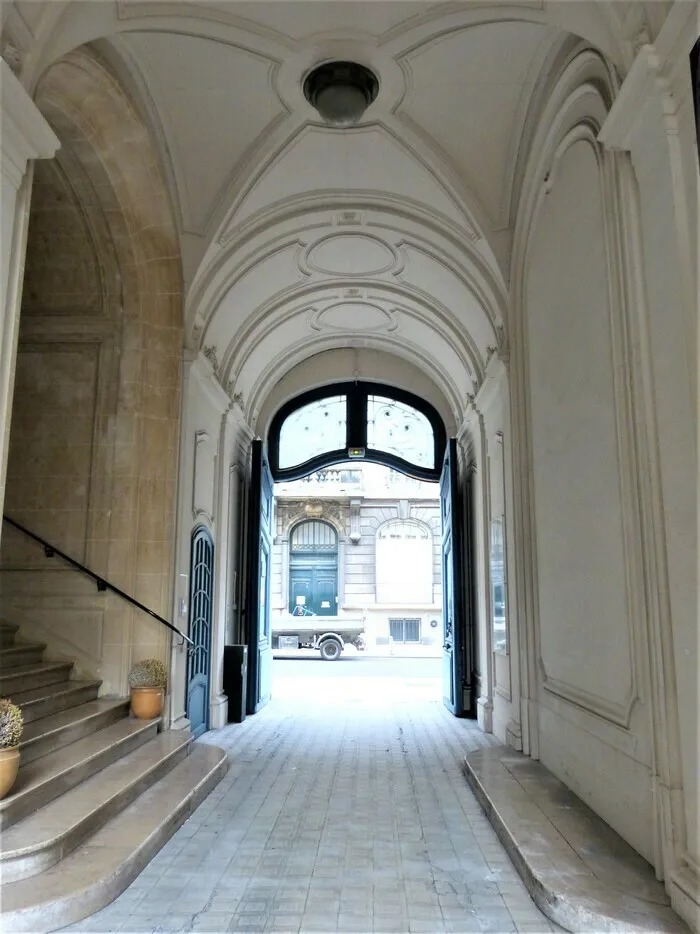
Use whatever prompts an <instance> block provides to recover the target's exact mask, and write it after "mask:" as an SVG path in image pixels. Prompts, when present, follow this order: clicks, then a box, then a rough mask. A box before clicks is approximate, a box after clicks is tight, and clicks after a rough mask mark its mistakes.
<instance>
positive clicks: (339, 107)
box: [304, 62, 379, 127]
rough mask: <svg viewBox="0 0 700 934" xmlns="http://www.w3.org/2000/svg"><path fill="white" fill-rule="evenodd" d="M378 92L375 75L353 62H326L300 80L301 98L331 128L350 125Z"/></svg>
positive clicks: (360, 115) (377, 82)
mask: <svg viewBox="0 0 700 934" xmlns="http://www.w3.org/2000/svg"><path fill="white" fill-rule="evenodd" d="M378 91H379V81H378V80H377V76H376V75H375V74H374V73H373V72H371V71H370V70H369V68H365V66H364V65H358V64H357V63H356V62H326V63H325V64H324V65H318V66H317V67H316V68H314V70H313V71H311V72H309V74H308V75H307V76H306V79H305V80H304V97H305V98H306V99H307V101H308V102H309V103H310V104H311V106H312V107H314V108H315V109H316V110H317V111H318V112H319V114H320V116H321V117H322V118H323V120H324V121H325V122H326V123H327V124H328V125H329V126H335V127H348V126H354V124H356V123H357V121H358V120H359V119H360V118H361V117H362V115H363V114H364V112H365V111H366V110H367V108H368V107H369V105H370V104H371V103H372V101H373V100H374V99H375V98H376V96H377V92H378Z"/></svg>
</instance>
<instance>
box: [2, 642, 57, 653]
mask: <svg viewBox="0 0 700 934" xmlns="http://www.w3.org/2000/svg"><path fill="white" fill-rule="evenodd" d="M45 648H46V643H45V642H15V643H14V645H4V646H0V655H5V654H11V653H12V652H28V651H36V650H37V649H41V650H42V652H43V651H44V649H45Z"/></svg>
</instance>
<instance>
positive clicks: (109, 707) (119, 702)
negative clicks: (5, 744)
mask: <svg viewBox="0 0 700 934" xmlns="http://www.w3.org/2000/svg"><path fill="white" fill-rule="evenodd" d="M91 703H94V701H86V704H91ZM128 704H129V699H128V698H117V699H115V700H110V699H108V702H107V704H106V705H105V706H104V707H103V708H102V709H100V710H94V711H92V712H90V713H87V714H85V713H83V716H82V717H81V716H79V714H80V710H81V707H82V706H83V705H82V704H79V705H78V706H76V707H67V708H66V709H64V710H58V711H56V713H50V714H47V715H46V716H45V717H37V719H36V720H30V721H29V722H30V723H41V721H42V720H49V719H50V718H51V717H58V716H60V715H61V714H63V713H69V712H70V713H74V714H75V715H76V716H75V719H74V720H69V721H68V722H67V723H64V724H61V725H60V726H55V727H53V728H52V729H49V730H48V731H47V732H46V733H37V735H36V736H31V737H30V738H29V739H25V740H23V741H22V742H20V744H19V749H20V752H22V750H23V749H28V748H30V746H32V745H33V744H35V743H38V742H40V741H41V740H44V739H46V738H47V737H49V736H56V735H57V734H59V733H61V732H63V731H65V730H69V729H70V728H71V727H73V726H75V725H77V724H78V723H80V722H81V721H83V720H86V721H87V720H93V719H98V718H99V717H103V716H106V715H107V714H108V713H110V712H111V711H113V710H114V709H116V708H118V707H127V706H128ZM27 726H29V723H28V724H27ZM82 738H83V737H81V739H82Z"/></svg>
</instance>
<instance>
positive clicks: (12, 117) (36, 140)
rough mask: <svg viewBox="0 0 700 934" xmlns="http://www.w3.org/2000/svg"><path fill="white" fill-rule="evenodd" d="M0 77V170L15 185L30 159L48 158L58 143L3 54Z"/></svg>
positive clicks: (53, 153)
mask: <svg viewBox="0 0 700 934" xmlns="http://www.w3.org/2000/svg"><path fill="white" fill-rule="evenodd" d="M0 76H1V81H2V136H1V137H0V146H1V147H2V148H1V153H2V173H3V175H4V176H5V177H6V178H7V180H8V181H9V183H10V184H11V185H12V186H13V188H15V189H18V188H19V186H20V184H21V182H22V178H23V177H24V173H25V172H26V169H27V162H28V161H29V160H30V159H51V158H53V156H54V155H55V154H56V151H57V150H58V148H59V146H60V143H59V140H58V137H57V136H56V134H55V133H54V132H53V130H52V129H51V127H50V126H49V124H48V123H47V122H46V120H45V119H44V117H43V116H42V114H41V112H40V111H39V108H38V107H37V106H36V104H35V103H34V101H33V100H32V99H31V97H30V96H29V95H28V94H27V92H26V91H25V90H24V88H23V87H22V85H21V84H20V83H19V81H18V80H17V78H16V77H15V75H14V74H13V72H12V69H11V68H10V66H9V65H8V63H7V62H6V61H5V59H4V58H2V59H0Z"/></svg>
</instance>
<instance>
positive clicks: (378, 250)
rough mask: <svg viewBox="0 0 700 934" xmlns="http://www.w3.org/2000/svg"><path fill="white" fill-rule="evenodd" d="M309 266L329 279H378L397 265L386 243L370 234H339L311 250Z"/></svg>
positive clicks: (308, 259) (308, 254) (308, 257)
mask: <svg viewBox="0 0 700 934" xmlns="http://www.w3.org/2000/svg"><path fill="white" fill-rule="evenodd" d="M306 264H307V266H308V267H309V269H311V270H313V271H314V272H321V273H324V274H325V275H327V276H378V275H380V274H381V273H384V272H388V271H389V270H390V269H393V268H394V266H395V265H396V256H395V255H394V252H393V250H391V249H390V248H389V247H388V246H387V245H386V244H385V243H382V241H381V240H378V239H377V238H376V237H371V236H369V235H367V234H337V235H336V236H333V237H327V238H326V239H325V240H321V241H319V242H318V243H316V244H314V246H312V247H311V249H310V250H309V252H308V253H307V255H306Z"/></svg>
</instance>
